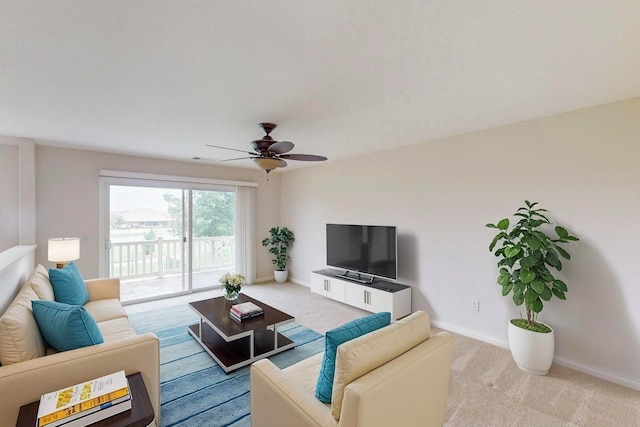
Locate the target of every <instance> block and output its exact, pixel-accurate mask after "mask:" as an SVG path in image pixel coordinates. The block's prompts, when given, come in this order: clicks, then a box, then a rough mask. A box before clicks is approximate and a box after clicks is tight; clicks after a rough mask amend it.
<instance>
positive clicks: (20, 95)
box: [0, 0, 640, 167]
mask: <svg viewBox="0 0 640 427" xmlns="http://www.w3.org/2000/svg"><path fill="white" fill-rule="evenodd" d="M636 96H640V2H638V1H633V0H622V1H617V0H606V1H605V0H562V1H535V0H527V1H523V0H508V1H507V0H494V1H490V0H480V1H473V0H458V1H455V0H451V1H445V0H440V1H433V0H415V1H407V0H401V1H392V0H379V1H357V0H356V1H337V0H323V1H308V0H307V1H305V0H279V1H272V0H267V1H265V0H261V1H257V0H255V1H221V0H210V1H195V0H182V1H168V0H144V1H142V0H109V1H104V0H76V1H69V0H57V1H42V0H0V135H5V136H20V137H28V138H34V139H36V140H37V142H38V143H41V144H48V145H57V146H66V147H77V148H86V149H92V150H98V151H107V152H117V153H127V154H133V155H144V156H152V157H161V158H174V159H183V160H188V159H191V158H192V157H194V156H201V157H209V158H219V159H221V158H230V157H237V155H240V156H241V154H240V153H235V152H233V151H224V150H217V149H213V148H207V147H205V144H215V145H223V146H228V147H232V148H236V149H242V150H244V149H247V150H249V149H250V145H249V144H250V141H252V140H254V139H259V138H260V137H261V136H262V135H263V133H262V131H261V129H259V127H258V126H257V124H258V123H259V122H263V121H271V122H275V123H277V124H278V125H279V126H278V129H276V130H275V131H274V132H273V134H272V136H273V137H274V139H276V140H289V141H292V142H294V143H295V144H296V148H295V149H294V150H293V151H292V153H308V154H319V155H324V156H327V157H329V160H330V161H331V160H335V159H341V158H348V157H352V156H356V155H360V154H363V153H366V152H373V151H380V150H387V149H392V148H394V147H399V146H404V145H410V144H417V143H421V142H427V141H430V140H433V139H436V138H441V137H444V136H448V135H454V134H460V133H465V132H470V131H474V130H478V129H484V128H489V127H494V126H498V125H503V124H508V123H513V122H517V121H522V120H527V119H532V118H536V117H542V116H547V115H551V114H555V113H559V112H564V111H570V110H574V109H579V108H584V107H589V106H594V105H598V104H604V103H608V102H613V101H617V100H622V99H628V98H632V97H636ZM289 163H290V166H291V167H296V166H301V165H308V163H304V164H303V162H294V161H290V162H289ZM225 165H227V166H232V165H233V166H239V167H243V166H244V167H255V166H254V165H253V164H252V163H251V162H249V161H240V162H231V163H225Z"/></svg>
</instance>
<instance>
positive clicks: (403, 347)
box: [331, 311, 431, 419]
mask: <svg viewBox="0 0 640 427" xmlns="http://www.w3.org/2000/svg"><path fill="white" fill-rule="evenodd" d="M430 329H431V321H430V319H429V315H428V314H427V313H426V312H424V311H416V312H415V313H413V314H411V315H409V316H407V317H405V318H404V319H402V320H400V321H398V322H395V323H393V324H391V325H389V326H387V327H386V328H382V329H379V330H377V331H374V332H372V333H370V334H367V335H363V336H361V337H359V338H356V339H353V340H351V341H349V342H346V343H344V344H343V345H341V346H340V347H338V351H337V354H336V369H335V376H334V379H333V399H332V401H331V415H333V417H334V418H335V419H339V418H340V411H341V410H342V398H343V396H344V389H345V387H346V386H347V385H349V384H350V383H351V382H352V381H354V380H356V379H358V378H360V377H361V376H363V375H365V374H367V373H369V372H371V371H373V370H374V369H376V368H378V367H380V366H382V365H384V364H385V363H387V362H389V361H390V360H392V359H395V358H396V357H398V356H400V355H401V354H403V353H406V352H407V351H409V350H411V349H412V348H414V347H415V346H417V345H418V344H420V343H422V342H424V341H425V340H427V339H429V336H430V333H431V331H430Z"/></svg>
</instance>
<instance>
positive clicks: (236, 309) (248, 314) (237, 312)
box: [229, 302, 264, 322]
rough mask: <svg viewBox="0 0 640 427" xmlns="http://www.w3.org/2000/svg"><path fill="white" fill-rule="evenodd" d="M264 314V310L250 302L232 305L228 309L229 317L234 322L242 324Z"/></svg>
mask: <svg viewBox="0 0 640 427" xmlns="http://www.w3.org/2000/svg"><path fill="white" fill-rule="evenodd" d="M262 314H264V310H262V308H260V307H259V306H257V305H255V304H254V303H252V302H243V303H242V304H236V305H232V306H231V308H230V309H229V315H231V318H232V319H234V320H237V321H238V322H242V321H243V320H246V319H250V318H252V317H256V316H260V315H262Z"/></svg>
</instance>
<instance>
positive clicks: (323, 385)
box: [316, 312, 391, 403]
mask: <svg viewBox="0 0 640 427" xmlns="http://www.w3.org/2000/svg"><path fill="white" fill-rule="evenodd" d="M390 323H391V313H388V312H382V313H376V314H371V315H369V316H366V317H363V318H361V319H356V320H354V321H352V322H349V323H346V324H344V325H342V326H340V327H338V328H335V329H332V330H330V331H328V332H327V333H326V336H325V343H324V357H323V358H322V367H321V368H320V375H319V376H318V383H317V384H316V398H317V399H318V400H319V401H321V402H324V403H331V396H332V394H333V377H334V375H335V372H336V352H337V351H338V346H339V345H340V344H342V343H344V342H347V341H349V340H352V339H354V338H357V337H359V336H361V335H364V334H368V333H369V332H373V331H375V330H376V329H380V328H383V327H385V326H388V325H389V324H390Z"/></svg>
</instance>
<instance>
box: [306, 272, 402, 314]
mask: <svg viewBox="0 0 640 427" xmlns="http://www.w3.org/2000/svg"><path fill="white" fill-rule="evenodd" d="M311 292H315V293H317V294H320V295H323V296H325V297H327V298H331V299H334V300H336V301H340V302H342V303H344V304H349V305H351V306H354V307H358V308H361V309H363V310H367V311H370V312H372V313H379V312H381V311H388V312H390V313H391V318H392V319H394V320H395V319H399V318H401V317H404V316H406V315H408V314H410V313H411V286H407V285H403V284H400V283H396V282H390V281H387V280H382V279H379V278H377V277H372V278H371V279H369V277H362V276H361V275H356V276H354V275H353V272H351V275H349V274H345V272H343V271H338V270H332V269H326V270H319V271H314V272H312V273H311Z"/></svg>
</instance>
